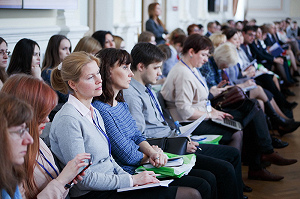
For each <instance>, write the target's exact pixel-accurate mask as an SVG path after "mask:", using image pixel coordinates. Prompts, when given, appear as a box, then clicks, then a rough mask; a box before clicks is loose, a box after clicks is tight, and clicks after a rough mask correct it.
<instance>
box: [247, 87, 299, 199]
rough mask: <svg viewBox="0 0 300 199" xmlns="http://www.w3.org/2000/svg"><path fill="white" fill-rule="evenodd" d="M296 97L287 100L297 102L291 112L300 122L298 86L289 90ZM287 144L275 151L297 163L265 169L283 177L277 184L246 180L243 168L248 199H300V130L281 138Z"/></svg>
mask: <svg viewBox="0 0 300 199" xmlns="http://www.w3.org/2000/svg"><path fill="white" fill-rule="evenodd" d="M290 90H292V91H293V92H294V93H295V94H296V96H295V97H289V98H288V100H289V101H290V102H291V101H296V102H298V104H299V105H298V106H297V107H296V108H295V109H294V110H293V113H294V119H295V120H296V121H300V86H296V87H292V88H290ZM281 139H282V140H283V141H286V142H288V143H289V146H287V147H285V148H283V149H276V151H278V152H279V153H280V154H281V155H282V156H283V157H285V158H296V159H298V162H297V163H296V164H293V165H290V166H276V165H271V166H270V167H268V168H267V170H269V171H270V172H272V173H276V174H278V175H282V176H284V179H283V180H281V181H279V182H266V181H258V180H248V178H247V177H248V167H246V166H243V168H242V169H243V179H244V182H245V184H246V185H248V186H250V187H252V188H253V192H251V193H244V194H245V195H247V196H248V197H249V199H271V198H272V199H279V198H280V199H300V128H298V129H297V130H296V131H295V132H293V133H291V134H287V135H285V136H283V137H282V138H281Z"/></svg>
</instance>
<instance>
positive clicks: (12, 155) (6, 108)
mask: <svg viewBox="0 0 300 199" xmlns="http://www.w3.org/2000/svg"><path fill="white" fill-rule="evenodd" d="M0 113H1V114H0V120H1V125H0V167H1V170H0V190H1V195H0V198H2V199H10V198H15V199H19V198H22V196H21V193H20V191H19V188H18V185H19V184H20V183H21V182H22V181H23V180H24V179H25V172H24V168H23V166H21V165H22V164H23V163H24V156H25V155H26V152H27V146H28V145H30V144H32V143H33V139H32V137H31V136H30V135H29V133H28V129H27V128H26V123H28V122H30V120H31V118H32V116H33V113H32V110H31V106H29V105H28V104H26V103H25V102H23V101H21V100H19V99H16V98H15V97H13V96H11V95H7V94H5V93H0Z"/></svg>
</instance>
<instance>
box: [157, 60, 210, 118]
mask: <svg viewBox="0 0 300 199" xmlns="http://www.w3.org/2000/svg"><path fill="white" fill-rule="evenodd" d="M192 70H193V72H194V73H195V74H196V75H197V76H198V78H199V79H201V82H202V83H200V81H199V80H198V79H197V78H196V76H195V75H194V74H193V73H192V72H191V70H190V69H189V68H188V67H187V66H185V65H184V64H183V63H182V62H178V63H177V64H176V65H175V66H174V67H173V68H172V69H171V71H170V73H169V75H168V77H167V78H166V80H165V83H164V85H163V87H162V89H161V94H162V96H163V97H164V99H165V100H166V106H167V108H168V109H169V110H170V113H171V115H172V117H173V119H174V120H175V121H176V120H177V121H179V122H190V121H191V120H189V119H188V118H190V117H191V116H192V115H193V113H194V112H195V111H196V110H198V111H203V112H206V102H207V99H208V95H209V90H208V87H207V85H206V81H205V79H204V78H203V76H202V75H201V74H200V72H199V71H198V69H196V68H193V69H192ZM202 84H203V85H202Z"/></svg>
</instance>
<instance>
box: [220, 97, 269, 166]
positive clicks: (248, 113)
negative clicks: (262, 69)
mask: <svg viewBox="0 0 300 199" xmlns="http://www.w3.org/2000/svg"><path fill="white" fill-rule="evenodd" d="M224 111H225V112H227V113H230V114H231V115H232V116H233V117H234V119H235V120H237V121H239V122H241V123H242V125H243V126H244V129H243V131H244V134H243V145H244V146H243V147H244V150H245V153H246V155H247V159H248V161H249V169H250V170H259V169H260V168H261V166H260V156H261V154H262V153H272V152H273V146H272V139H271V136H270V133H269V129H268V125H267V122H266V118H265V114H264V112H263V111H262V109H261V108H259V106H258V102H257V100H254V99H251V100H246V101H245V103H244V104H243V106H242V107H240V108H239V109H236V110H231V109H225V110H224Z"/></svg>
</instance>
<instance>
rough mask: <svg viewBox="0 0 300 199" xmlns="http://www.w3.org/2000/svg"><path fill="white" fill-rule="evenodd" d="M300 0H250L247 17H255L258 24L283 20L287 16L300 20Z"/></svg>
mask: <svg viewBox="0 0 300 199" xmlns="http://www.w3.org/2000/svg"><path fill="white" fill-rule="evenodd" d="M299 10H300V1H299V0H263V1H262V0H248V12H247V17H246V18H247V19H251V18H255V19H256V20H257V24H258V25H262V24H263V23H271V22H274V21H281V20H283V19H285V18H286V17H291V18H292V19H293V20H297V21H298V24H299V22H300V12H299Z"/></svg>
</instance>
